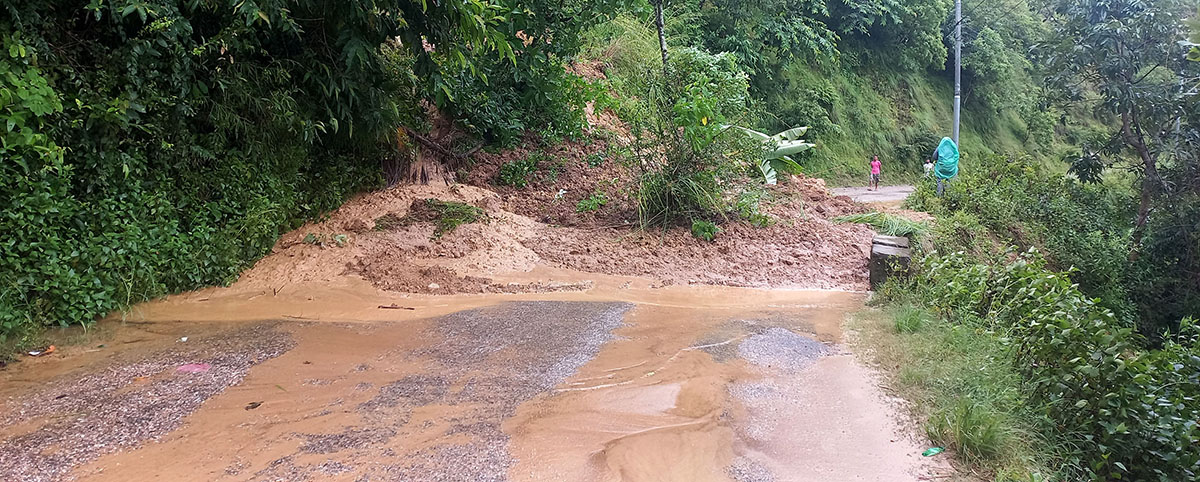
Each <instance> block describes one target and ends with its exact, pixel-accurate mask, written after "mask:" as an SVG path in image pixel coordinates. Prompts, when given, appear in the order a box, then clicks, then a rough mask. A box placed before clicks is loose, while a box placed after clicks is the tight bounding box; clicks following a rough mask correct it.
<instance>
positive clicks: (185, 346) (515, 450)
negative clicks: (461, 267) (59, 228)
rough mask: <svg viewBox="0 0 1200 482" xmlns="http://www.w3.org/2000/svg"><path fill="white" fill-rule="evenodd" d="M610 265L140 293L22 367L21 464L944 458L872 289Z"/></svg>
mask: <svg viewBox="0 0 1200 482" xmlns="http://www.w3.org/2000/svg"><path fill="white" fill-rule="evenodd" d="M532 276H535V277H536V276H544V277H546V278H547V279H549V278H553V279H557V280H565V281H572V280H570V279H568V278H570V277H571V276H572V275H571V274H569V273H563V272H535V273H534V274H533V275H532ZM589 280H591V281H594V283H595V285H594V288H593V289H591V290H589V291H587V292H564V293H542V294H524V295H486V296H483V295H480V296H452V297H405V296H401V295H396V294H394V293H386V292H378V291H374V290H373V289H371V288H369V286H366V285H363V284H360V283H361V281H356V280H354V279H340V280H337V281H336V282H334V283H323V284H321V285H298V286H295V287H291V288H289V289H288V290H286V291H283V292H278V293H275V292H266V293H264V292H245V291H238V290H228V289H224V290H222V289H216V290H207V291H202V292H196V293H192V294H189V295H185V296H181V297H175V298H172V299H170V300H165V301H161V302H156V303H149V304H145V305H141V306H139V307H138V308H137V309H135V310H134V311H133V312H132V313H129V314H126V315H125V318H126V319H127V320H129V322H127V323H126V324H120V323H118V322H115V321H114V322H111V323H110V324H109V326H110V328H109V330H110V335H109V336H110V340H111V341H110V343H109V344H108V345H109V346H108V347H106V348H105V349H100V350H96V349H91V348H89V349H82V348H79V347H76V348H71V349H67V350H64V354H63V355H62V356H59V357H58V358H52V359H45V360H41V359H39V360H36V361H35V362H34V363H29V364H27V365H26V366H23V367H20V370H19V371H14V370H12V369H10V370H8V371H5V372H0V377H3V378H0V382H2V384H0V419H3V421H4V422H5V426H4V428H0V479H2V480H66V479H71V478H74V479H80V480H96V481H108V480H112V481H128V480H197V481H199V480H347V481H349V480H356V481H357V480H755V481H758V480H831V481H832V480H880V481H883V480H888V481H891V480H917V478H918V477H920V476H922V475H928V474H937V473H943V472H945V471H946V469H945V468H944V467H939V466H934V465H928V464H929V462H930V461H929V460H927V459H924V460H923V459H921V458H920V457H919V456H918V455H917V454H918V453H919V452H920V450H921V449H923V447H922V446H921V444H920V443H919V442H918V441H917V440H916V439H914V438H911V436H910V435H909V434H908V433H907V432H906V431H905V430H904V429H903V427H901V426H900V424H899V423H898V422H896V421H895V420H896V419H897V416H896V409H895V407H893V406H892V405H891V403H890V402H888V401H887V399H886V398H885V397H884V396H883V395H882V393H880V390H879V388H877V386H876V384H875V382H874V380H873V378H872V375H871V373H870V372H869V371H867V370H866V369H864V368H863V367H862V366H861V365H859V364H858V363H857V362H856V361H855V359H854V357H853V355H851V354H849V353H848V352H847V351H846V348H845V347H844V345H843V343H842V342H843V333H842V330H841V325H842V322H843V321H844V318H845V315H846V314H847V313H848V312H851V311H854V310H857V309H859V308H861V303H862V298H863V296H862V295H861V294H855V293H841V292H812V291H808V292H805V291H761V290H749V289H738V288H718V287H692V286H668V287H662V286H658V285H655V284H654V283H653V282H649V281H645V280H638V279H632V278H605V277H595V276H591V275H589ZM380 306H387V307H389V308H380ZM393 306H394V307H393ZM409 308H411V309H409ZM238 330H241V331H238ZM181 336H189V339H188V341H186V342H181V341H179V338H180V337H181ZM185 363H206V364H207V365H208V366H209V367H210V368H209V369H208V371H207V372H204V373H199V374H193V373H181V372H179V371H178V370H176V366H177V365H182V364H185ZM47 380H50V381H49V382H47Z"/></svg>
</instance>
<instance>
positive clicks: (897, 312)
mask: <svg viewBox="0 0 1200 482" xmlns="http://www.w3.org/2000/svg"><path fill="white" fill-rule="evenodd" d="M911 289H912V288H911V287H909V286H905V287H901V286H899V285H894V289H893V290H891V291H888V293H887V294H888V296H889V300H890V302H891V303H892V306H891V307H889V308H888V309H887V310H885V311H884V312H883V313H881V314H879V315H875V316H859V317H857V318H856V319H855V320H854V321H853V326H854V327H855V329H856V330H857V331H858V332H859V333H860V334H861V335H862V337H863V342H864V343H867V344H869V345H870V346H871V348H872V351H873V357H874V358H875V360H876V361H877V362H878V363H879V364H880V365H882V366H887V367H896V368H895V371H894V372H893V374H892V379H891V380H889V382H888V386H889V387H891V388H893V389H894V390H896V392H897V394H898V395H900V396H902V397H904V398H905V399H907V400H909V401H912V402H913V407H914V409H915V410H916V415H917V416H918V417H919V418H920V419H922V420H925V424H924V425H925V427H924V428H925V431H926V433H927V435H928V436H929V438H930V440H931V441H932V442H933V443H934V444H937V445H940V446H943V447H946V448H949V449H951V450H952V451H953V453H954V454H955V456H957V457H958V458H959V459H960V460H962V461H964V462H967V463H968V464H969V465H968V468H971V469H974V470H975V471H977V472H988V473H990V474H989V475H984V476H982V477H980V478H981V479H985V480H990V479H993V478H994V479H995V480H998V481H1031V480H1057V479H1055V478H1053V477H1052V475H1053V471H1051V470H1048V469H1047V467H1052V466H1053V465H1052V461H1051V459H1052V457H1053V455H1054V454H1055V452H1054V450H1055V447H1053V446H1052V445H1050V444H1049V441H1047V440H1045V439H1043V438H1041V435H1040V434H1041V431H1042V430H1047V431H1049V430H1051V429H1052V425H1051V424H1049V423H1048V421H1047V420H1046V418H1045V417H1044V416H1041V415H1039V414H1038V412H1037V410H1035V409H1034V407H1032V406H1030V405H1029V404H1028V403H1027V402H1026V401H1025V397H1024V391H1023V386H1024V385H1023V380H1022V378H1021V376H1020V375H1019V373H1018V371H1017V368H1016V366H1014V365H1012V364H1011V363H1009V358H1008V357H1009V352H1010V347H1009V346H1008V345H1007V344H1006V343H1004V342H1003V341H1002V340H1001V338H1000V337H998V336H996V335H995V334H994V333H992V332H991V331H990V330H988V329H986V328H985V327H983V326H981V325H979V324H975V323H966V322H964V321H963V320H955V321H954V322H951V321H947V320H945V319H943V318H942V317H940V316H937V315H935V314H933V313H929V312H928V311H927V310H925V309H924V308H920V307H918V306H916V304H921V303H922V302H921V301H920V300H919V299H917V297H916V296H915V295H914V293H912V291H911ZM889 319H890V320H889ZM971 321H975V320H973V319H972V320H971ZM993 474H994V475H993ZM1066 480H1070V479H1066Z"/></svg>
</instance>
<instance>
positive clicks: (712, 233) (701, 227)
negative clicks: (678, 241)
mask: <svg viewBox="0 0 1200 482" xmlns="http://www.w3.org/2000/svg"><path fill="white" fill-rule="evenodd" d="M719 232H721V228H720V227H718V226H717V225H716V224H714V223H713V222H712V221H702V220H699V219H697V220H693V221H692V236H695V237H696V239H702V240H704V241H710V242H711V241H712V240H713V239H714V238H716V237H717V233H719Z"/></svg>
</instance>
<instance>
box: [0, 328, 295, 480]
mask: <svg viewBox="0 0 1200 482" xmlns="http://www.w3.org/2000/svg"><path fill="white" fill-rule="evenodd" d="M293 346H294V342H293V341H292V338H291V336H290V335H289V334H288V333H284V332H282V331H279V330H277V329H276V328H275V327H274V325H273V324H258V325H254V326H249V327H245V328H240V329H237V330H231V331H227V332H224V333H221V334H216V335H212V336H208V337H194V338H192V339H191V340H190V341H189V342H187V343H179V344H177V345H176V346H173V347H171V348H169V349H166V350H163V351H160V352H157V353H155V354H152V355H149V356H146V357H143V358H141V359H138V360H134V361H131V362H118V363H113V364H111V365H110V366H107V367H105V368H100V369H91V370H89V371H88V372H87V373H85V374H82V375H66V376H64V377H61V378H59V379H55V380H50V381H48V382H47V383H46V385H47V386H48V387H49V388H46V389H44V390H41V391H39V392H35V393H31V394H28V395H26V396H24V397H21V398H20V399H17V400H13V401H11V402H10V403H9V404H8V405H7V406H8V407H9V413H8V414H6V415H3V416H0V426H7V427H11V426H13V425H16V424H21V423H27V422H30V423H35V424H40V425H37V426H36V428H35V429H33V430H32V431H30V432H27V433H24V434H20V435H16V436H12V437H10V438H7V439H4V440H0V480H21V481H29V482H41V481H56V480H62V479H64V478H65V476H66V475H67V474H68V473H69V472H70V470H71V469H73V468H74V467H76V466H78V465H80V464H83V463H86V462H88V461H91V460H93V459H95V458H97V457H99V456H101V455H103V454H106V453H110V452H115V451H118V450H121V449H125V448H130V447H135V446H137V445H140V444H142V443H143V442H146V441H149V440H154V439H157V438H158V437H161V436H163V435H165V434H167V433H168V432H170V431H172V430H174V429H176V428H178V427H179V426H180V425H181V424H182V423H183V419H184V418H185V417H187V416H188V415H189V414H191V413H192V412H193V411H195V410H196V409H197V408H199V407H200V405H201V404H202V403H204V401H205V400H208V399H209V398H210V397H212V396H214V395H216V394H218V393H221V391H223V390H225V388H227V387H229V386H232V385H235V384H237V383H239V382H241V380H242V379H243V378H244V377H245V376H246V373H247V372H248V371H249V370H250V367H252V366H254V365H256V364H258V363H261V362H263V361H266V360H269V359H271V358H274V357H277V356H279V355H281V354H283V353H285V352H287V351H288V350H289V349H291V348H292V347H293ZM205 365H207V367H206V369H204V370H195V369H189V370H178V367H180V366H189V367H191V366H205ZM63 394H66V395H68V396H66V397H59V396H58V395H63Z"/></svg>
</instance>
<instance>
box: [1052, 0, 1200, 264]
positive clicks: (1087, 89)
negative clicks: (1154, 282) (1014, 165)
mask: <svg viewBox="0 0 1200 482" xmlns="http://www.w3.org/2000/svg"><path fill="white" fill-rule="evenodd" d="M1050 7H1051V9H1050V19H1049V20H1050V22H1051V23H1052V24H1053V28H1052V31H1053V34H1052V36H1051V37H1050V38H1049V39H1048V40H1047V41H1046V42H1044V43H1042V44H1041V45H1040V50H1041V52H1042V54H1043V56H1044V57H1043V60H1044V62H1045V64H1046V71H1047V74H1048V75H1047V82H1048V83H1049V84H1050V86H1051V87H1052V88H1053V89H1054V90H1055V91H1057V92H1059V93H1060V94H1061V97H1060V99H1059V100H1060V101H1063V102H1066V103H1073V102H1081V101H1084V100H1085V99H1086V98H1087V97H1088V95H1090V94H1098V95H1099V97H1100V102H1099V104H1098V106H1099V107H1100V108H1101V109H1103V110H1104V111H1106V112H1108V113H1110V114H1113V115H1115V116H1116V121H1115V125H1116V127H1115V128H1114V130H1113V131H1112V132H1111V133H1110V141H1109V143H1108V144H1107V145H1106V149H1105V150H1104V151H1105V152H1104V153H1103V154H1105V156H1086V157H1094V158H1096V159H1099V160H1101V161H1102V162H1105V163H1107V164H1109V165H1112V164H1115V163H1117V162H1120V161H1123V160H1126V159H1129V160H1131V161H1132V162H1131V163H1130V165H1129V168H1130V170H1131V171H1133V172H1134V173H1136V174H1137V175H1138V176H1139V179H1140V182H1139V187H1138V191H1139V200H1138V209H1137V216H1136V217H1135V219H1134V222H1133V240H1134V251H1133V254H1132V255H1131V256H1133V257H1136V253H1137V249H1138V245H1139V244H1140V242H1141V239H1142V237H1143V236H1144V234H1145V227H1146V223H1147V221H1148V219H1149V217H1150V214H1151V211H1152V210H1153V207H1154V200H1155V198H1156V196H1158V195H1159V194H1161V193H1162V192H1163V191H1164V190H1165V189H1169V187H1168V186H1165V185H1164V183H1163V177H1162V175H1161V173H1160V172H1159V170H1160V165H1161V164H1162V163H1163V162H1174V161H1175V160H1176V159H1177V158H1178V155H1177V153H1178V152H1180V151H1179V149H1180V148H1184V149H1194V148H1195V147H1196V146H1194V145H1192V144H1191V140H1190V139H1187V138H1186V137H1190V136H1181V134H1184V133H1185V131H1190V130H1191V129H1186V128H1183V127H1184V126H1183V125H1182V123H1184V122H1187V121H1188V120H1189V119H1188V114H1189V110H1190V107H1189V106H1188V103H1187V98H1188V86H1186V85H1185V84H1184V83H1183V81H1182V79H1185V78H1188V77H1191V76H1194V74H1193V73H1192V72H1194V71H1195V66H1193V65H1188V63H1187V62H1185V55H1184V52H1183V51H1182V47H1181V46H1180V44H1178V41H1180V40H1182V39H1183V37H1184V35H1183V28H1182V25H1183V22H1182V21H1183V18H1184V17H1185V15H1187V14H1188V13H1190V12H1189V8H1190V7H1189V6H1188V5H1187V2H1185V1H1180V0H1158V1H1154V2H1149V1H1144V0H1056V1H1054V2H1053V3H1052V4H1051V6H1050Z"/></svg>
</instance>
